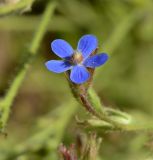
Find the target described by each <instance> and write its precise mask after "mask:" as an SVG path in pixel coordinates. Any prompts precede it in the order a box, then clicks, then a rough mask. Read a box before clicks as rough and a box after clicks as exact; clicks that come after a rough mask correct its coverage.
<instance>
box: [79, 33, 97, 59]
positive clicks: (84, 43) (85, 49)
mask: <svg viewBox="0 0 153 160" xmlns="http://www.w3.org/2000/svg"><path fill="white" fill-rule="evenodd" d="M97 47H98V41H97V38H96V37H95V36H94V35H90V34H87V35H85V36H83V37H81V38H80V40H79V42H78V47H77V50H78V51H79V52H81V53H82V55H83V57H84V58H87V57H88V56H89V55H90V54H91V53H92V52H93V51H94V50H95V49H96V48H97Z"/></svg>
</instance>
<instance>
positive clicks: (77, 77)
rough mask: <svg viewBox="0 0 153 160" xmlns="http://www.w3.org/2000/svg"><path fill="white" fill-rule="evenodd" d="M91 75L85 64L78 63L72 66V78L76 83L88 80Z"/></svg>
mask: <svg viewBox="0 0 153 160" xmlns="http://www.w3.org/2000/svg"><path fill="white" fill-rule="evenodd" d="M89 77H90V73H89V72H88V71H87V69H86V68H85V67H84V66H81V65H76V66H74V67H73V68H72V71H71V74H70V79H71V81H72V82H74V83H76V84H81V83H84V82H86V81H87V80H88V79H89Z"/></svg>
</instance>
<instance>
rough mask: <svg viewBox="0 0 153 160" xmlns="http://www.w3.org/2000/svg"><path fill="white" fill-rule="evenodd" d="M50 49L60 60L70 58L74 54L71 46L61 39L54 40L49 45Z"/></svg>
mask: <svg viewBox="0 0 153 160" xmlns="http://www.w3.org/2000/svg"><path fill="white" fill-rule="evenodd" d="M51 48H52V51H53V52H54V53H55V54H56V55H57V56H59V57H61V58H67V57H70V56H72V54H73V52H74V51H73V48H72V47H71V45H70V44H69V43H68V42H66V41H64V40H62V39H56V40H54V41H53V42H52V43H51Z"/></svg>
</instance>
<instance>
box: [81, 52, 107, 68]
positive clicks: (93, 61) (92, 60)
mask: <svg viewBox="0 0 153 160" xmlns="http://www.w3.org/2000/svg"><path fill="white" fill-rule="evenodd" d="M107 60H108V55H107V54H106V53H101V54H97V55H95V56H92V57H88V58H87V59H86V60H85V61H84V63H83V64H84V65H85V66H86V67H90V68H95V67H99V66H101V65H103V64H104V63H105V62H106V61H107Z"/></svg>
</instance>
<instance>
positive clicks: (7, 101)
mask: <svg viewBox="0 0 153 160" xmlns="http://www.w3.org/2000/svg"><path fill="white" fill-rule="evenodd" d="M55 6H56V5H55V3H54V2H49V3H48V4H47V7H46V9H45V12H44V14H43V17H42V21H41V23H40V25H39V27H38V30H37V32H36V33H35V36H34V38H33V40H32V42H31V46H30V48H29V50H28V52H27V54H29V55H28V56H29V57H28V59H27V61H26V62H25V63H24V65H23V66H22V68H20V70H19V72H18V73H17V75H16V76H15V79H14V81H13V82H12V84H11V86H10V88H9V89H8V91H7V93H6V95H5V97H4V98H3V99H2V100H1V101H0V111H1V117H0V118H1V125H2V126H1V127H2V128H3V127H5V125H6V123H7V120H8V117H9V113H10V107H11V105H12V103H13V100H14V98H15V96H16V95H17V93H18V90H19V88H20V86H21V84H22V81H23V80H24V78H25V75H26V72H27V70H28V68H29V66H30V63H31V59H33V57H34V56H35V55H36V54H37V53H38V52H37V51H38V48H39V45H40V43H41V41H42V39H43V37H44V35H45V33H46V31H47V26H48V24H49V22H50V16H52V15H53V12H54V9H55Z"/></svg>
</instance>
